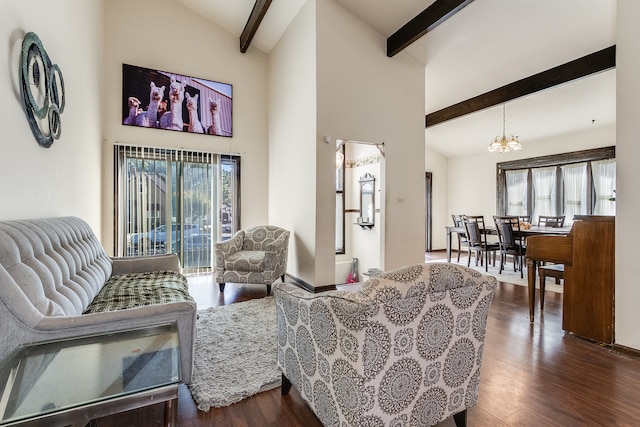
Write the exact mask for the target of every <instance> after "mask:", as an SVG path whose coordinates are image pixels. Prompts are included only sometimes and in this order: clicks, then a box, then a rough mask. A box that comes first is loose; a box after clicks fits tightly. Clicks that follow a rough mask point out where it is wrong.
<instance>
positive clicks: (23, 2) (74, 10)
mask: <svg viewBox="0 0 640 427" xmlns="http://www.w3.org/2000/svg"><path fill="white" fill-rule="evenodd" d="M101 13H102V8H101V3H100V2H86V1H80V0H57V1H55V2H52V1H49V0H3V1H2V2H0V33H1V34H2V40H4V42H3V43H2V44H0V56H1V57H2V58H4V60H5V63H4V66H3V67H2V69H1V71H0V75H1V76H2V78H0V91H1V92H2V93H3V94H4V101H3V103H2V107H1V110H0V111H1V112H2V114H0V126H1V127H2V129H3V137H2V139H1V140H0V149H1V150H2V155H1V156H0V194H1V195H2V197H1V198H2V202H1V203H0V219H20V218H40V217H51V216H65V215H73V216H78V217H81V218H82V219H84V220H85V221H87V222H88V223H89V225H91V227H92V228H93V230H94V231H95V232H96V234H97V235H99V233H100V224H101V214H102V211H101V209H100V202H101V198H100V191H99V189H100V180H101V175H100V169H101V145H100V135H101V126H102V112H103V106H102V102H101V98H100V86H101V83H100V79H101V75H102V72H101V68H100V67H101V65H102V16H101ZM27 32H34V33H36V34H37V35H38V36H39V38H40V39H41V41H42V44H43V46H44V49H45V50H46V51H47V53H48V55H49V57H50V59H51V61H52V63H54V64H58V66H59V67H60V70H61V71H62V75H63V78H64V83H65V96H66V102H65V108H64V112H63V113H62V115H61V128H62V133H61V137H60V139H58V140H56V141H55V142H54V143H53V145H52V146H51V147H50V148H43V147H40V146H39V145H38V143H37V142H36V139H35V137H34V136H33V134H32V133H31V128H30V127H29V124H28V122H27V118H26V116H25V114H24V112H23V110H22V103H21V100H20V89H19V87H20V86H19V85H20V83H19V72H18V69H19V64H20V50H21V45H22V40H23V38H24V35H25V34H26V33H27Z"/></svg>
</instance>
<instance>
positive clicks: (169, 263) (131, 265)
mask: <svg viewBox="0 0 640 427" xmlns="http://www.w3.org/2000/svg"><path fill="white" fill-rule="evenodd" d="M111 260H112V261H113V264H112V271H111V275H113V276H118V275H121V274H131V273H146V272H151V271H161V270H170V271H177V272H180V261H179V259H178V255H176V254H162V255H148V256H135V257H117V258H111Z"/></svg>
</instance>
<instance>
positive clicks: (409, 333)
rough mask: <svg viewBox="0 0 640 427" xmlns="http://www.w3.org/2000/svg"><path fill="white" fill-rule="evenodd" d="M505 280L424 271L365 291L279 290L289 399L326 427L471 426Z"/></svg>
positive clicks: (388, 277)
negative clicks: (490, 324)
mask: <svg viewBox="0 0 640 427" xmlns="http://www.w3.org/2000/svg"><path fill="white" fill-rule="evenodd" d="M495 289H496V279H495V278H494V277H491V276H485V275H483V274H481V273H478V272H476V271H474V270H471V269H469V268H467V267H464V266H459V265H455V264H444V263H442V264H441V263H433V264H417V265H412V266H408V267H404V268H401V269H398V270H395V271H391V272H388V273H384V274H382V275H380V276H376V277H374V278H372V279H369V280H368V281H366V282H365V283H364V284H363V285H362V287H361V288H360V290H359V291H357V292H347V291H328V292H322V293H317V294H312V293H309V292H306V291H304V290H302V289H300V288H297V287H295V286H293V285H291V284H285V283H282V284H281V283H278V284H277V285H276V286H275V287H274V295H275V298H276V306H277V316H278V366H279V368H280V369H281V370H282V381H283V384H282V394H287V393H288V392H289V389H290V387H291V385H292V384H293V385H294V386H295V387H296V389H297V390H298V391H299V392H300V395H301V396H302V397H303V399H304V400H305V401H306V402H307V403H308V404H309V406H310V407H311V408H312V409H313V411H314V412H315V414H316V415H317V416H318V418H319V419H320V421H321V422H322V423H323V424H324V425H325V426H335V427H343V426H405V425H411V426H429V425H433V424H437V423H439V422H440V421H442V420H444V419H446V418H448V417H450V416H451V415H453V417H454V420H455V422H456V424H457V425H458V426H460V425H466V410H467V408H469V407H471V406H473V405H475V404H476V403H477V401H478V388H479V384H480V366H481V364H482V352H483V346H484V336H485V328H486V324H487V314H488V311H489V306H490V304H491V301H492V300H493V294H494V292H495Z"/></svg>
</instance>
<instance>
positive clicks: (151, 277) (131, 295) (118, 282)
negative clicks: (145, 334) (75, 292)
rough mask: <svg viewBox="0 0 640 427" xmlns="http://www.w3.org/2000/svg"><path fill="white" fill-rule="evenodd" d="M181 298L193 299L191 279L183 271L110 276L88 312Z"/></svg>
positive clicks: (85, 312) (86, 311) (177, 300)
mask: <svg viewBox="0 0 640 427" xmlns="http://www.w3.org/2000/svg"><path fill="white" fill-rule="evenodd" d="M180 301H193V298H192V297H191V295H189V289H188V287H187V279H186V278H185V277H184V276H183V275H182V274H180V273H177V272H175V271H154V272H151V273H133V274H122V275H119V276H113V277H111V279H109V281H108V282H107V283H106V284H105V285H104V286H103V287H102V289H101V290H100V292H99V293H98V295H96V297H95V298H94V299H93V301H92V302H91V304H89V306H88V307H87V309H86V310H85V311H84V314H89V313H98V312H102V311H114V310H123V309H126V308H133V307H140V306H144V305H151V304H162V303H167V302H180Z"/></svg>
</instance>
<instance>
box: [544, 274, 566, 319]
mask: <svg viewBox="0 0 640 427" xmlns="http://www.w3.org/2000/svg"><path fill="white" fill-rule="evenodd" d="M538 275H539V276H540V312H543V311H544V291H545V286H546V282H547V277H553V278H554V279H556V285H559V284H560V280H563V281H564V264H548V265H541V266H539V267H538Z"/></svg>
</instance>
